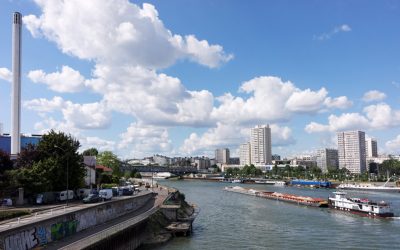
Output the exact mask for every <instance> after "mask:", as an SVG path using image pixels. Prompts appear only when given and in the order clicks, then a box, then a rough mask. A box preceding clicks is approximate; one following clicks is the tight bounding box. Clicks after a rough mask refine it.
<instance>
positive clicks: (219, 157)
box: [215, 148, 230, 164]
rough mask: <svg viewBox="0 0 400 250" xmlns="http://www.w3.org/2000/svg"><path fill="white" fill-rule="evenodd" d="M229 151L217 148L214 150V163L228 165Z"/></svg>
mask: <svg viewBox="0 0 400 250" xmlns="http://www.w3.org/2000/svg"><path fill="white" fill-rule="evenodd" d="M229 158H230V154H229V149H228V148H218V149H216V150H215V162H216V163H222V164H229Z"/></svg>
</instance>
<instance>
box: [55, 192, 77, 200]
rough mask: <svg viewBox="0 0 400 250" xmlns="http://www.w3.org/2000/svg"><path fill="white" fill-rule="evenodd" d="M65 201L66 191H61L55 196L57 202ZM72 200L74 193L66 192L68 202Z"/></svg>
mask: <svg viewBox="0 0 400 250" xmlns="http://www.w3.org/2000/svg"><path fill="white" fill-rule="evenodd" d="M66 199H67V190H65V191H61V192H60V193H58V195H57V200H59V201H65V200H66ZM72 199H74V191H72V190H68V200H72Z"/></svg>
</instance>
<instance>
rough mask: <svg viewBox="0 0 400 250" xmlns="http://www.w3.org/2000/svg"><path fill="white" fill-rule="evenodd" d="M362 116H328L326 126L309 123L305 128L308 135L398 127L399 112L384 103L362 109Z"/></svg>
mask: <svg viewBox="0 0 400 250" xmlns="http://www.w3.org/2000/svg"><path fill="white" fill-rule="evenodd" d="M363 112H364V114H359V113H344V114H341V115H340V116H336V115H330V116H329V118H328V124H327V125H323V124H320V123H316V122H311V123H309V124H308V125H306V127H305V131H306V132H308V133H318V132H337V131H343V130H352V129H387V128H391V127H396V126H399V125H400V110H393V109H392V108H391V107H390V106H389V105H388V104H386V103H379V104H376V105H370V106H367V107H365V108H364V109H363Z"/></svg>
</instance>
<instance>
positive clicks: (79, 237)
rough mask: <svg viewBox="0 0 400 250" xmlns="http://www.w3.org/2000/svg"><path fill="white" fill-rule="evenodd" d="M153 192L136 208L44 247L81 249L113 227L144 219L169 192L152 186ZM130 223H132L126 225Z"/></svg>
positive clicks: (155, 209) (102, 236) (112, 229)
mask: <svg viewBox="0 0 400 250" xmlns="http://www.w3.org/2000/svg"><path fill="white" fill-rule="evenodd" d="M150 190H151V189H150ZM144 192H146V191H144ZM154 192H155V193H157V195H156V196H155V197H154V198H153V199H151V200H150V201H148V202H147V203H146V204H145V205H143V206H142V207H141V208H139V209H138V210H136V211H134V212H131V213H129V214H126V215H123V216H121V217H118V218H116V219H114V220H111V221H108V222H106V223H103V224H100V225H97V226H94V227H92V228H89V229H87V230H83V231H81V232H79V233H76V234H74V235H72V236H69V237H67V238H64V239H62V240H60V241H56V242H51V243H50V244H48V245H47V246H46V249H82V248H84V247H85V246H86V244H87V242H93V241H98V240H101V239H104V238H105V237H106V236H108V235H111V234H113V233H115V228H118V229H121V228H122V226H125V225H124V224H127V222H128V223H129V222H131V221H132V222H136V223H139V222H141V221H143V220H144V219H147V217H148V216H149V215H151V214H152V213H153V212H155V211H157V210H158V208H159V207H160V206H161V204H163V202H164V201H165V199H166V198H167V197H168V194H169V193H168V189H166V188H162V189H160V188H154ZM132 225H134V224H131V225H128V226H132Z"/></svg>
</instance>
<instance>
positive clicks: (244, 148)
mask: <svg viewBox="0 0 400 250" xmlns="http://www.w3.org/2000/svg"><path fill="white" fill-rule="evenodd" d="M239 151H240V152H239V159H240V165H242V166H244V165H250V164H251V147H250V142H246V143H243V144H241V145H240V147H239Z"/></svg>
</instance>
